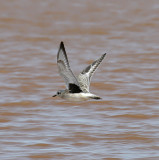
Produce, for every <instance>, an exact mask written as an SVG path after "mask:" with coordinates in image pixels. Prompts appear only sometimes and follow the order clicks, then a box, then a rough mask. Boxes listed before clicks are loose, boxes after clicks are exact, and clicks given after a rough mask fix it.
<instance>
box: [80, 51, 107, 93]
mask: <svg viewBox="0 0 159 160" xmlns="http://www.w3.org/2000/svg"><path fill="white" fill-rule="evenodd" d="M105 56H106V53H105V54H103V55H102V56H101V57H100V58H99V59H97V60H96V61H94V62H93V63H92V64H91V65H89V66H88V67H86V68H85V69H84V70H83V71H82V72H81V73H80V74H79V76H78V82H79V84H80V88H81V89H82V91H83V92H89V86H90V81H91V78H92V76H93V74H94V72H95V71H96V69H97V68H98V66H99V64H100V63H101V62H102V60H103V59H104V57H105Z"/></svg>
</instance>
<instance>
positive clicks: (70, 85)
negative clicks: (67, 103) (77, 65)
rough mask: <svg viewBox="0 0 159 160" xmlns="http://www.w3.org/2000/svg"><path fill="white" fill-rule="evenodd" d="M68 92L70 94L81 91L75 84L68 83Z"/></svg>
mask: <svg viewBox="0 0 159 160" xmlns="http://www.w3.org/2000/svg"><path fill="white" fill-rule="evenodd" d="M69 92H70V93H80V92H82V90H81V89H80V87H79V86H77V85H76V84H72V83H69Z"/></svg>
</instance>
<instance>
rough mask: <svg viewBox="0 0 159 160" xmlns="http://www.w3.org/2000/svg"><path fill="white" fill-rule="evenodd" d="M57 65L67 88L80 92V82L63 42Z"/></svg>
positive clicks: (72, 91) (73, 91)
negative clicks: (71, 66) (72, 69)
mask: <svg viewBox="0 0 159 160" xmlns="http://www.w3.org/2000/svg"><path fill="white" fill-rule="evenodd" d="M57 65H58V69H59V73H60V75H61V76H62V77H63V78H64V81H65V83H66V87H67V89H69V90H70V92H71V93H75V92H80V91H81V89H80V87H79V83H78V81H77V79H76V77H75V76H74V74H73V72H72V71H71V68H70V65H69V62H68V58H67V54H66V51H65V47H64V43H63V42H61V43H60V47H59V50H58V54H57Z"/></svg>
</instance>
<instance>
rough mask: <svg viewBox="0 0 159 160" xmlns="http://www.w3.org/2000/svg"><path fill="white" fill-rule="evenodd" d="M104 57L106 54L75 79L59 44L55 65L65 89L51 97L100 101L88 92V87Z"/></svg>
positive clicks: (62, 46) (61, 45) (63, 49)
mask: <svg viewBox="0 0 159 160" xmlns="http://www.w3.org/2000/svg"><path fill="white" fill-rule="evenodd" d="M105 56H106V53H105V54H103V55H102V56H101V57H100V58H99V59H97V60H96V61H94V62H93V63H92V64H91V65H89V66H88V67H86V68H85V69H84V70H83V71H82V72H81V73H80V74H79V76H78V77H77V78H76V77H75V75H74V74H73V72H72V70H71V68H70V65H69V62H68V58H67V54H66V50H65V47H64V43H63V42H61V43H60V47H59V50H58V54H57V65H58V69H59V73H60V75H61V76H62V77H63V78H64V81H65V83H66V87H67V89H65V90H59V91H58V92H57V93H56V94H55V95H54V96H53V97H56V96H58V97H61V98H63V99H66V100H68V101H84V100H88V99H96V100H98V99H101V98H100V97H99V96H97V95H95V94H92V93H90V92H89V86H90V81H91V78H92V76H93V74H94V72H95V70H96V69H97V67H98V66H99V64H100V63H101V62H102V60H103V59H104V57H105Z"/></svg>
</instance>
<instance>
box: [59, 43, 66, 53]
mask: <svg viewBox="0 0 159 160" xmlns="http://www.w3.org/2000/svg"><path fill="white" fill-rule="evenodd" d="M60 48H61V49H63V50H64V51H65V46H64V42H63V41H61V43H60Z"/></svg>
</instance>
